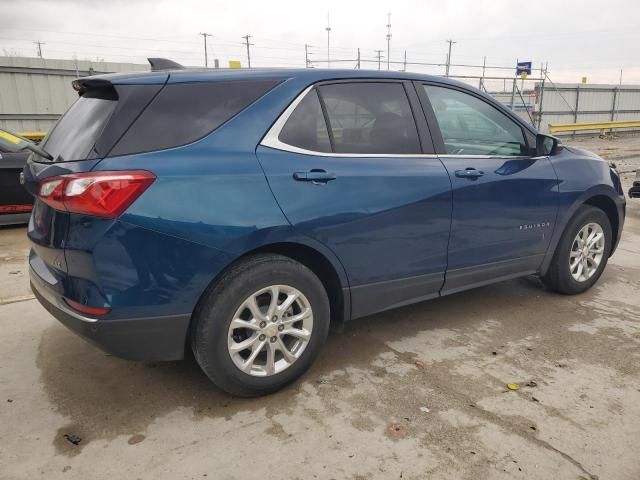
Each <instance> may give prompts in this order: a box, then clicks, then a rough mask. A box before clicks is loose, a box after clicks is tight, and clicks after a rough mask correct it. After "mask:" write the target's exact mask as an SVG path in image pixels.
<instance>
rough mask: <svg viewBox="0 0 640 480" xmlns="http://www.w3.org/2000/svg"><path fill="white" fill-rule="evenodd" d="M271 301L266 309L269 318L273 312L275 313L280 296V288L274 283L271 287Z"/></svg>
mask: <svg viewBox="0 0 640 480" xmlns="http://www.w3.org/2000/svg"><path fill="white" fill-rule="evenodd" d="M270 293H271V302H270V303H269V310H267V318H268V319H269V320H271V318H272V317H273V314H274V313H276V309H277V308H278V297H279V296H280V289H279V288H278V287H277V286H276V285H274V286H273V287H271V292H270Z"/></svg>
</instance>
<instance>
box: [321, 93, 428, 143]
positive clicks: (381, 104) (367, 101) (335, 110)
mask: <svg viewBox="0 0 640 480" xmlns="http://www.w3.org/2000/svg"><path fill="white" fill-rule="evenodd" d="M319 92H320V97H321V99H322V101H323V102H324V104H325V108H326V113H327V118H328V122H329V126H330V129H331V134H332V136H333V142H334V151H335V152H336V153H360V154H419V153H421V148H420V140H419V138H418V130H417V127H416V123H415V120H414V118H413V113H412V111H411V107H410V105H409V99H408V98H407V94H406V92H405V90H404V87H403V85H402V84H400V83H391V82H380V83H377V82H359V83H336V84H331V85H323V86H320V87H319Z"/></svg>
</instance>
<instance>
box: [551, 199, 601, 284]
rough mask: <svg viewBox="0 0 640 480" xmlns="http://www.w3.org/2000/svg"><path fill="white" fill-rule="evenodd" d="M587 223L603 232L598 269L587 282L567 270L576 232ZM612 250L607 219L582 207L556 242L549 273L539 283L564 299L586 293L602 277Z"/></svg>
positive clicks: (596, 211) (584, 206)
mask: <svg viewBox="0 0 640 480" xmlns="http://www.w3.org/2000/svg"><path fill="white" fill-rule="evenodd" d="M589 223H596V224H598V225H600V227H601V228H602V230H603V232H604V238H605V244H604V254H603V256H602V260H601V261H600V265H599V266H598V268H597V270H596V271H595V273H594V274H593V275H592V276H591V278H589V279H587V280H583V281H577V280H576V279H574V278H573V276H572V275H571V271H570V268H569V259H570V254H571V248H572V245H573V242H574V239H575V238H576V235H578V232H579V231H580V230H581V229H582V228H583V227H584V226H586V225H587V224H589ZM612 246H613V235H612V233H611V223H610V221H609V217H607V215H606V214H605V213H604V212H603V211H602V210H600V209H599V208H596V207H592V206H591V205H582V206H581V207H580V208H579V209H578V211H577V212H576V213H575V215H574V216H573V218H572V219H571V220H570V221H569V223H568V225H567V227H566V228H565V231H564V232H563V234H562V237H561V238H560V242H559V243H558V246H557V247H556V251H555V253H554V255H553V259H552V260H551V264H550V265H549V269H548V271H547V273H546V274H545V275H544V276H543V277H542V281H543V283H544V284H545V285H546V286H547V287H548V288H550V289H551V290H553V291H555V292H558V293H562V294H564V295H576V294H578V293H582V292H585V291H586V290H589V289H590V288H591V287H592V286H593V285H594V284H595V283H596V282H597V281H598V279H599V278H600V275H602V272H603V270H604V268H605V266H606V265H607V261H608V260H609V255H610V254H611V248H612Z"/></svg>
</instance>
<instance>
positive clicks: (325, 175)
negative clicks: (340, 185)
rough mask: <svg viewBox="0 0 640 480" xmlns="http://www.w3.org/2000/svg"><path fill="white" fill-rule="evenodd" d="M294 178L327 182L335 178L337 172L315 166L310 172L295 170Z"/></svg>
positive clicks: (301, 180) (302, 180)
mask: <svg viewBox="0 0 640 480" xmlns="http://www.w3.org/2000/svg"><path fill="white" fill-rule="evenodd" d="M293 179H294V180H297V181H298V182H313V183H327V182H330V181H331V180H335V179H336V174H335V173H329V172H327V171H326V170H321V169H316V168H314V169H313V170H309V171H308V172H295V173H294V174H293Z"/></svg>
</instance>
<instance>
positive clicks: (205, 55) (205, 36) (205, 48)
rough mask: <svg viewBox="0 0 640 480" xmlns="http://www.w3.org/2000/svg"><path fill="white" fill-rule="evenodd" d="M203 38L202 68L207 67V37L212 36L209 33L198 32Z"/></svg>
mask: <svg viewBox="0 0 640 480" xmlns="http://www.w3.org/2000/svg"><path fill="white" fill-rule="evenodd" d="M200 35H202V38H204V68H209V57H208V56H207V37H212V36H213V35H211V34H210V33H200Z"/></svg>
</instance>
